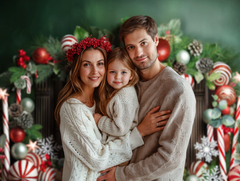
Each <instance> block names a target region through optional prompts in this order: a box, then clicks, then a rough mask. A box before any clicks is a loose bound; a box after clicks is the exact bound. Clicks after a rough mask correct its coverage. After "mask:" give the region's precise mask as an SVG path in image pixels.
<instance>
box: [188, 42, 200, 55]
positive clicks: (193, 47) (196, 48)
mask: <svg viewBox="0 0 240 181" xmlns="http://www.w3.org/2000/svg"><path fill="white" fill-rule="evenodd" d="M188 50H190V54H191V55H193V56H194V57H196V56H200V54H201V53H202V50H203V46H202V43H201V42H200V41H197V40H193V42H192V43H190V44H189V45H188Z"/></svg>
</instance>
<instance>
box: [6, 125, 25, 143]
mask: <svg viewBox="0 0 240 181" xmlns="http://www.w3.org/2000/svg"><path fill="white" fill-rule="evenodd" d="M10 138H11V140H12V142H14V143H18V142H22V141H23V140H24V138H25V131H24V130H23V129H22V128H20V127H15V128H12V129H11V131H10Z"/></svg>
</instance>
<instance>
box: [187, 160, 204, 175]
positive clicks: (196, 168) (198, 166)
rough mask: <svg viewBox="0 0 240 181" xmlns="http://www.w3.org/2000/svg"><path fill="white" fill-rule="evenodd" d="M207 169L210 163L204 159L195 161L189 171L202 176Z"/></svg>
mask: <svg viewBox="0 0 240 181" xmlns="http://www.w3.org/2000/svg"><path fill="white" fill-rule="evenodd" d="M205 169H208V165H207V164H206V163H205V162H203V161H196V162H193V163H192V164H191V166H190V168H189V173H190V174H191V175H196V176H197V177H199V178H201V177H202V173H203V171H204V170H205Z"/></svg>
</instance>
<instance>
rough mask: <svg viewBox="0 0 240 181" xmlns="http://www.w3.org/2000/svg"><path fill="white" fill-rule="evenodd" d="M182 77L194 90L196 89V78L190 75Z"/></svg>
mask: <svg viewBox="0 0 240 181" xmlns="http://www.w3.org/2000/svg"><path fill="white" fill-rule="evenodd" d="M181 77H182V78H184V79H185V80H186V81H188V82H189V84H190V85H191V86H192V88H194V85H195V84H194V78H193V77H192V76H191V75H190V74H183V75H181Z"/></svg>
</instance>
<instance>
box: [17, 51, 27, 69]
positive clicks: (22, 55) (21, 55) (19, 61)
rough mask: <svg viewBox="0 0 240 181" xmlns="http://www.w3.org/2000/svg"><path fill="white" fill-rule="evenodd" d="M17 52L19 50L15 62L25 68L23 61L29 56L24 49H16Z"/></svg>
mask: <svg viewBox="0 0 240 181" xmlns="http://www.w3.org/2000/svg"><path fill="white" fill-rule="evenodd" d="M18 52H19V55H18V58H17V64H18V65H19V66H21V67H22V68H24V69H25V68H26V67H27V65H26V64H25V62H29V60H30V58H29V56H27V55H26V52H25V51H24V50H22V49H21V50H18Z"/></svg>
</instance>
